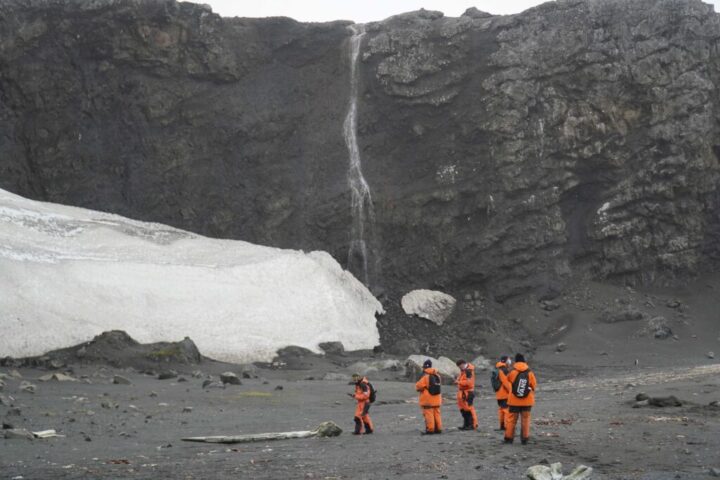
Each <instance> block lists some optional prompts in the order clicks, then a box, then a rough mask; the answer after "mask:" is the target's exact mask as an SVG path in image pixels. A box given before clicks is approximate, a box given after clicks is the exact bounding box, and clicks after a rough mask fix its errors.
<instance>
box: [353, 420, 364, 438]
mask: <svg viewBox="0 0 720 480" xmlns="http://www.w3.org/2000/svg"><path fill="white" fill-rule="evenodd" d="M354 420H355V431H354V432H353V435H360V434H362V426H363V422H362V420H360V419H359V418H358V417H355V418H354Z"/></svg>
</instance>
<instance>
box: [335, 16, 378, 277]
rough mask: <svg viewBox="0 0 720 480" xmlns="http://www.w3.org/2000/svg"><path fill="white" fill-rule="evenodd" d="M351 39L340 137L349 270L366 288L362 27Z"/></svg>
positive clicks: (369, 208)
mask: <svg viewBox="0 0 720 480" xmlns="http://www.w3.org/2000/svg"><path fill="white" fill-rule="evenodd" d="M350 29H351V30H352V32H353V35H352V37H350V101H349V104H348V112H347V115H346V116H345V122H344V123H343V135H344V137H345V144H346V145H347V149H348V156H349V160H350V162H349V166H348V183H349V185H350V194H351V214H352V225H351V229H350V248H349V249H348V269H349V270H350V271H351V272H353V273H354V274H355V275H356V276H357V277H358V278H359V279H360V280H361V281H362V282H363V283H364V284H365V285H368V284H369V273H368V256H369V255H370V251H369V249H368V240H367V236H368V234H369V233H370V232H368V230H369V229H370V228H371V227H372V223H373V222H374V220H375V213H374V211H373V204H372V195H371V194H370V186H369V185H368V183H367V181H366V180H365V177H364V176H363V173H362V161H361V159H360V148H359V147H358V143H357V103H358V76H359V75H358V73H359V56H360V46H361V44H362V39H363V37H364V36H365V27H364V25H352V26H350Z"/></svg>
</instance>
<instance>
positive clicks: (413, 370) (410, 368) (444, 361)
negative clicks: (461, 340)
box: [405, 355, 460, 384]
mask: <svg viewBox="0 0 720 480" xmlns="http://www.w3.org/2000/svg"><path fill="white" fill-rule="evenodd" d="M425 360H430V361H431V362H432V365H433V368H434V369H436V370H437V371H438V373H439V374H440V376H441V378H442V381H443V383H445V384H451V383H452V382H453V380H454V379H455V377H457V376H458V375H460V369H459V368H458V366H457V365H455V362H454V361H452V360H451V359H449V358H447V357H440V358H433V357H428V356H426V355H410V356H409V357H408V358H407V360H405V375H406V376H407V377H408V378H411V379H412V378H415V379H417V378H419V377H420V376H421V375H422V373H423V368H422V365H423V363H424V362H425Z"/></svg>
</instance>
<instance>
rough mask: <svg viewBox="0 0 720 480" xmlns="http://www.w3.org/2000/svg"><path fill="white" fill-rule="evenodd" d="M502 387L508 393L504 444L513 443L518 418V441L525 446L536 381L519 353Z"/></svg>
mask: <svg viewBox="0 0 720 480" xmlns="http://www.w3.org/2000/svg"><path fill="white" fill-rule="evenodd" d="M503 385H505V388H506V389H507V390H508V392H509V395H508V401H507V402H508V414H507V418H506V419H505V443H512V442H513V440H514V438H515V425H516V424H517V420H518V417H520V441H521V442H522V444H523V445H525V444H526V443H527V442H528V439H529V438H530V410H531V409H532V407H533V405H535V390H536V388H537V380H536V379H535V374H534V373H533V372H532V371H531V370H530V367H529V366H528V364H527V363H525V357H524V356H523V355H522V354H521V353H518V354H517V355H515V368H514V369H513V371H512V372H510V373H509V374H508V376H507V377H506V380H505V382H503Z"/></svg>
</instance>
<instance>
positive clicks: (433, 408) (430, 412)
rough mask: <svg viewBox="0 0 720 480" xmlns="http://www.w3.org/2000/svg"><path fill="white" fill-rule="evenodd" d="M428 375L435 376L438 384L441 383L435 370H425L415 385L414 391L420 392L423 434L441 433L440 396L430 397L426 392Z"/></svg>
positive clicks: (428, 383)
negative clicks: (423, 420) (423, 423)
mask: <svg viewBox="0 0 720 480" xmlns="http://www.w3.org/2000/svg"><path fill="white" fill-rule="evenodd" d="M430 375H435V376H436V380H437V383H438V384H439V383H440V382H441V379H440V375H439V374H438V371H437V370H435V369H434V368H426V369H424V370H423V376H422V377H420V380H418V381H417V383H416V384H415V390H417V391H418V392H420V401H419V403H420V408H421V409H422V413H423V417H425V433H442V417H441V416H440V405H442V395H440V394H438V395H432V394H430V392H429V391H428V389H429V388H430Z"/></svg>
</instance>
